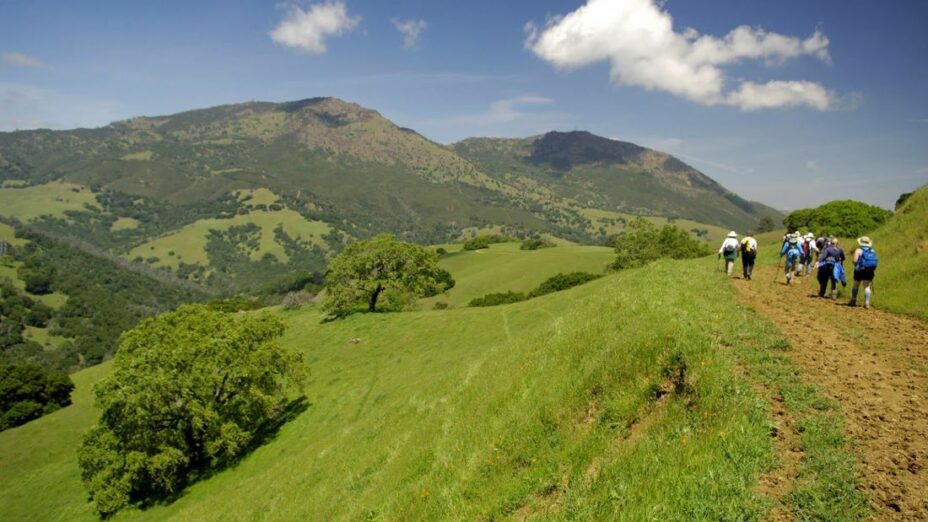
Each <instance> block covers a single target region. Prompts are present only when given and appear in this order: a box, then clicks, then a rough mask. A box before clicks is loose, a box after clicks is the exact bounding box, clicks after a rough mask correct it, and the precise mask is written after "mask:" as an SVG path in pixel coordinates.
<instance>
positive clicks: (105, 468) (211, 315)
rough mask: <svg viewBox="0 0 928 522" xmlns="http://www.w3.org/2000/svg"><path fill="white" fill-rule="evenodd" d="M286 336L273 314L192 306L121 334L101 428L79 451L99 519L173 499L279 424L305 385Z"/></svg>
mask: <svg viewBox="0 0 928 522" xmlns="http://www.w3.org/2000/svg"><path fill="white" fill-rule="evenodd" d="M283 331H284V324H283V322H282V321H281V320H280V319H279V318H278V317H276V316H273V315H270V314H229V313H223V312H218V311H215V310H211V309H209V308H208V307H206V306H204V305H187V306H183V307H181V308H179V309H178V310H177V311H176V312H171V313H168V314H164V315H162V316H160V317H158V318H154V319H146V320H145V321H143V322H142V323H140V324H139V325H138V326H137V327H136V328H134V329H132V330H130V331H128V332H126V333H125V334H123V337H122V342H121V344H120V347H119V351H118V352H117V354H116V357H115V360H114V364H113V374H112V375H111V376H110V377H108V378H106V379H104V380H103V381H101V382H100V383H99V384H98V385H97V386H95V387H94V394H95V396H96V405H97V407H98V408H99V409H100V411H101V415H100V421H99V424H98V425H97V426H95V427H93V428H92V429H91V430H90V432H89V433H87V434H86V435H85V436H84V440H83V442H82V444H81V447H80V448H79V451H78V463H79V465H80V468H81V478H82V480H83V482H84V485H85V486H86V487H87V489H88V490H89V493H90V498H91V500H92V502H93V504H94V508H95V509H96V511H97V512H98V513H99V514H100V515H102V516H109V515H111V514H113V513H115V512H117V511H119V510H120V509H122V508H124V507H126V506H127V505H128V504H130V503H133V502H150V501H153V500H156V499H159V498H167V497H170V496H171V495H175V494H177V493H178V492H179V491H181V490H182V489H183V487H184V486H185V485H186V483H187V482H188V481H189V480H190V479H191V478H192V477H193V476H194V475H195V474H196V473H197V472H200V471H205V470H207V469H209V468H216V467H220V466H222V465H225V464H227V463H229V462H231V461H233V460H234V459H235V458H237V457H239V456H241V455H242V454H243V453H244V452H245V451H246V450H247V449H248V448H249V447H251V446H252V445H253V444H254V443H256V441H258V440H260V437H261V434H262V432H263V431H264V430H267V429H268V428H270V427H272V426H273V424H274V423H275V422H279V420H280V418H281V416H282V414H283V413H285V411H286V407H287V405H288V402H289V401H288V399H287V394H286V390H288V387H289V386H290V385H293V384H299V383H300V382H301V381H302V359H301V356H300V355H299V354H297V353H294V352H291V351H288V350H285V349H284V348H282V347H281V346H280V344H279V343H278V342H277V339H278V338H279V337H280V336H281V334H282V333H283Z"/></svg>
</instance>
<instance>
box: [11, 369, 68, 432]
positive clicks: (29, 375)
mask: <svg viewBox="0 0 928 522" xmlns="http://www.w3.org/2000/svg"><path fill="white" fill-rule="evenodd" d="M73 390H74V383H73V382H71V378H70V377H68V376H67V374H65V373H64V372H50V371H48V370H46V369H45V368H42V367H41V366H38V365H35V364H17V365H6V364H5V365H0V431H2V430H5V429H7V428H12V427H14V426H19V425H20V424H25V423H26V422H29V421H31V420H32V419H36V418H38V417H41V416H42V415H44V414H46V413H51V412H53V411H55V410H57V409H59V408H62V407H64V406H67V405H68V404H71V392H72V391H73Z"/></svg>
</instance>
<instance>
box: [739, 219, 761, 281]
mask: <svg viewBox="0 0 928 522" xmlns="http://www.w3.org/2000/svg"><path fill="white" fill-rule="evenodd" d="M756 259H757V240H756V239H754V232H752V231H750V230H748V235H746V236H744V239H742V240H741V271H742V275H743V277H744V279H746V280H748V281H750V280H751V274H753V273H754V261H755V260H756Z"/></svg>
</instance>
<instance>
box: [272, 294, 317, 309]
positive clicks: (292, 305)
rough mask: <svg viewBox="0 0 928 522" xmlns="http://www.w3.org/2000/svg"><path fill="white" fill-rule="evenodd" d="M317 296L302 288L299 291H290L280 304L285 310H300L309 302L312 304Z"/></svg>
mask: <svg viewBox="0 0 928 522" xmlns="http://www.w3.org/2000/svg"><path fill="white" fill-rule="evenodd" d="M315 298H316V296H314V295H313V294H312V293H310V292H307V291H306V290H300V291H299V292H290V293H289V294H287V295H285V296H284V298H283V300H282V301H281V302H280V304H281V306H283V308H284V310H298V309H300V308H303V307H304V306H306V305H308V304H312V302H313V300H314V299H315Z"/></svg>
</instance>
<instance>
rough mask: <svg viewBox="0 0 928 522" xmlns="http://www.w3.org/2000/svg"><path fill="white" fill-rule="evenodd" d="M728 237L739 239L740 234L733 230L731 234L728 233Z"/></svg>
mask: <svg viewBox="0 0 928 522" xmlns="http://www.w3.org/2000/svg"><path fill="white" fill-rule="evenodd" d="M728 237H738V233H737V232H735V231H734V230H732V231H731V232H729V233H728Z"/></svg>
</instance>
